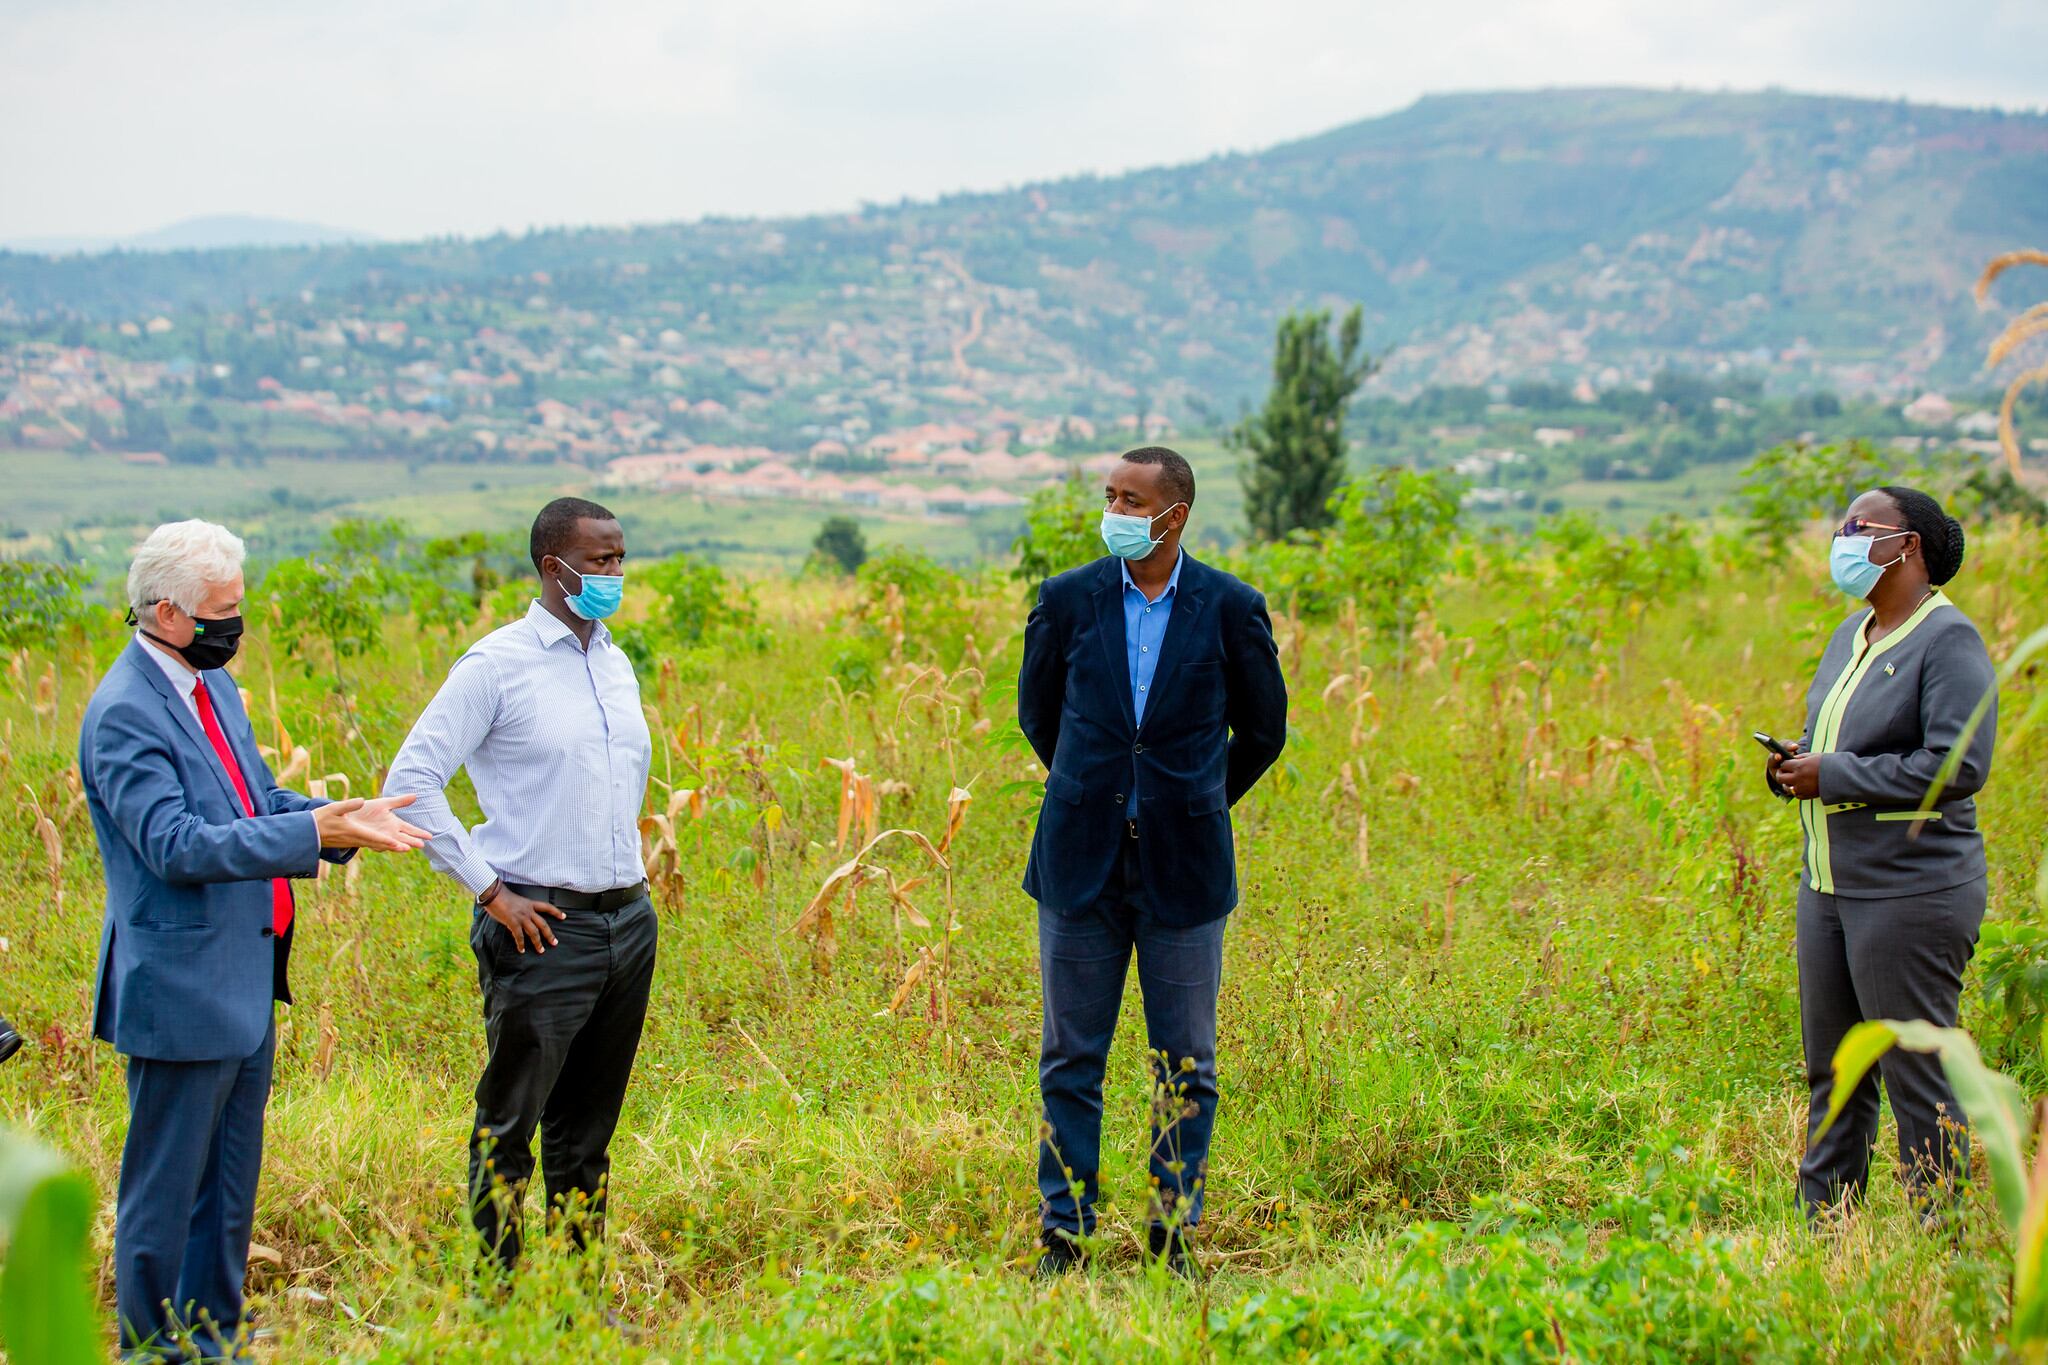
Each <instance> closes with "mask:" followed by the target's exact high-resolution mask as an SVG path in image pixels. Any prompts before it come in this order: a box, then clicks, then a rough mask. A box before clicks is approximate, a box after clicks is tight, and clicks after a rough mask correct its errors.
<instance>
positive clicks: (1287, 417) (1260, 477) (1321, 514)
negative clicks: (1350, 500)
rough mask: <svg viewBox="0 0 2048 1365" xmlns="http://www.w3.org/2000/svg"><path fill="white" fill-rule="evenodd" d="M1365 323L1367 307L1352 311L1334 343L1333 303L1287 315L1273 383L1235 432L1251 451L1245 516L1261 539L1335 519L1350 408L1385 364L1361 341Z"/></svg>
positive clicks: (1238, 445)
mask: <svg viewBox="0 0 2048 1365" xmlns="http://www.w3.org/2000/svg"><path fill="white" fill-rule="evenodd" d="M1364 329H1365V314H1364V310H1363V309H1362V308H1359V307H1354V308H1353V309H1352V310H1351V311H1350V312H1349V313H1346V314H1345V315H1344V321H1343V323H1342V324H1341V325H1340V326H1339V328H1338V330H1337V336H1336V339H1335V342H1334V343H1333V342H1332V340H1331V337H1330V314H1329V311H1328V310H1327V309H1322V310H1318V311H1315V312H1306V313H1289V314H1288V315H1287V316H1286V317H1284V318H1282V319H1280V330H1279V335H1278V336H1277V337H1276V338H1275V340H1274V344H1273V390H1272V392H1271V393H1269V394H1268V395H1267V396H1266V405H1265V407H1263V408H1261V409H1260V410H1259V411H1258V412H1255V413H1252V414H1251V415H1250V416H1248V417H1246V418H1245V419H1244V420H1243V421H1242V422H1240V423H1238V424H1237V426H1236V428H1235V429H1234V430H1233V431H1232V432H1231V445H1232V447H1233V448H1235V449H1237V450H1239V451H1242V452H1243V453H1244V455H1245V457H1246V458H1245V460H1244V464H1243V468H1242V470H1241V472H1240V477H1241V478H1242V479H1243V481H1244V515H1245V520H1246V521H1247V522H1249V523H1250V524H1251V529H1252V534H1253V535H1255V536H1257V537H1259V538H1260V539H1261V540H1278V539H1280V538H1281V537H1282V536H1285V535H1286V534H1287V533H1288V532H1289V531H1292V530H1294V529H1295V528H1297V527H1302V528H1306V529H1308V530H1320V529H1321V528H1322V527H1325V526H1328V525H1329V524H1330V521H1331V519H1332V513H1331V511H1330V497H1331V495H1332V494H1334V493H1335V492H1336V491H1337V488H1338V486H1339V485H1340V484H1342V483H1343V482H1344V413H1345V410H1346V409H1347V408H1348V407H1349V406H1350V404H1351V398H1352V395H1353V394H1355V393H1357V392H1358V388H1359V385H1361V384H1363V383H1365V381H1366V380H1367V378H1369V377H1370V376H1371V375H1372V373H1373V371H1374V370H1376V369H1378V368H1379V362H1378V361H1376V360H1374V359H1373V358H1372V357H1371V356H1369V355H1367V354H1365V352H1364V351H1363V350H1362V349H1361V347H1360V341H1361V337H1362V333H1363V332H1364Z"/></svg>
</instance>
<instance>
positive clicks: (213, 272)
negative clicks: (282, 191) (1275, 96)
mask: <svg viewBox="0 0 2048 1365" xmlns="http://www.w3.org/2000/svg"><path fill="white" fill-rule="evenodd" d="M2043 244H2048V116H2043V115H2039V114H2012V113H2001V112H1997V111H1981V110H1962V109H1951V108H1938V107H1929V106H1924V105H1912V104H1905V103H1885V102H1876V101H1868V100H1851V99H1835V98H1823V97H1813V96H1802V95H1792V94H1781V93H1763V94H1702V93H1683V92H1656V91H1640V90H1554V91H1541V92H1532V93H1514V94H1474V95H1456V96H1440V97H1431V98H1427V99H1424V100H1421V101H1419V102H1418V103H1417V104H1415V105H1413V106H1412V107H1410V108H1408V109H1406V110H1404V111H1402V112H1400V113H1397V114H1393V115H1390V116H1388V117H1385V118H1378V119H1371V120H1367V121H1365V122H1361V123H1356V124H1352V125H1349V126H1347V127H1343V128H1339V129H1336V130H1334V131H1331V132H1328V133H1324V134H1322V135H1320V136H1317V137H1312V138H1307V139H1304V140H1302V141H1299V142H1293V143H1289V144H1286V145H1283V146H1280V147H1275V148H1273V149H1271V150H1269V151H1265V152H1261V153H1257V154H1252V155H1233V156H1221V157H1216V158H1213V159H1210V160H1207V161H1204V162H1200V163H1198V164H1193V165H1185V166H1176V167H1168V168H1163V169H1156V170H1147V171H1140V172H1134V173H1131V174H1127V175H1120V176H1115V177H1106V178H1096V177H1086V178H1078V179H1072V180H1066V181H1060V182H1057V183H1052V184H1044V185H1038V186H1030V187H1025V188H1023V189H1019V190H1015V191H1008V192H1002V193H992V194H963V195H957V196H952V197H948V198H946V199H943V200H940V201H937V202H933V203H916V204H911V203H906V204H901V205H897V206H891V207H880V208H871V209H869V210H867V211H865V212H862V213H859V214H855V215H840V216H831V217H822V216H821V217H813V218H802V219H790V220H783V221H772V222H771V221H729V220H728V221H707V222H703V223H696V224H684V225H674V226H666V227H651V228H638V229H631V230H625V229H620V230H612V229H585V230H577V231H560V232H548V233H539V234H534V235H530V236H522V237H511V236H500V237H493V238H487V239H481V240H474V241H455V240H442V241H433V242H425V243H412V244H378V245H359V246H329V247H322V248H316V249H274V250H237V251H219V252H207V253H174V254H169V255H138V254H126V253H124V254H119V255H113V256H102V257H73V258H65V259H59V260H49V259H43V258H33V257H25V256H20V255H12V256H10V255H5V254H0V325H4V324H5V323H6V322H7V320H8V319H9V318H12V319H14V320H15V322H16V323H20V322H21V321H22V320H24V319H33V318H38V317H40V318H50V317H53V316H58V315H63V316H70V317H75V318H84V319H93V320H98V321H102V322H112V321H117V320H130V319H141V318H146V317H147V316H149V315H152V314H155V313H160V312H161V313H176V312H177V311H178V310H181V309H188V308H192V307H195V306H197V307H204V308H206V309H209V310H212V311H213V312H214V313H216V314H218V313H220V312H221V311H222V310H229V311H233V310H239V309H244V308H246V307H248V306H249V305H251V304H252V303H261V304H266V305H268V306H269V307H271V308H272V309H274V310H275V315H276V316H277V317H278V318H279V319H281V320H286V321H288V320H290V318H291V317H293V316H294V315H295V312H294V310H296V311H297V313H300V314H303V313H304V312H305V307H306V306H308V305H302V304H301V303H300V301H299V300H300V296H301V291H308V290H310V291H312V294H313V297H315V298H316V299H319V300H321V301H322V302H320V303H315V304H312V305H309V306H311V307H313V308H316V309H317V308H319V307H322V306H328V307H334V306H338V304H337V301H340V302H345V304H346V306H347V308H349V309H353V310H356V311H359V312H361V313H362V314H363V315H364V316H377V317H396V318H400V319H402V320H409V321H410V322H411V323H412V324H413V325H414V328H415V335H417V334H418V333H419V330H420V328H421V326H423V325H427V324H433V325H438V326H442V327H459V326H461V325H463V322H464V319H467V320H468V321H469V324H470V325H480V324H483V323H486V322H488V323H489V324H491V325H493V326H498V327H517V328H521V329H525V330H523V331H521V333H520V334H521V336H522V337H524V338H525V339H526V341H527V343H528V344H529V345H534V346H538V345H539V344H540V337H541V334H543V333H552V334H554V335H555V336H557V338H558V339H560V338H566V337H569V336H572V335H573V337H574V338H575V345H576V346H577V347H579V348H583V353H586V354H589V353H592V352H589V350H588V348H589V347H590V346H593V345H595V346H600V347H602V346H608V345H609V344H610V339H611V338H612V337H613V336H615V335H618V334H621V333H626V334H633V335H638V336H641V337H643V338H644V337H646V336H648V335H650V334H651V333H652V332H655V331H662V330H668V331H672V332H674V333H676V334H678V335H679V336H681V337H682V338H683V339H684V342H683V344H686V346H687V348H688V349H689V351H690V352H691V356H692V358H693V359H705V363H706V364H707V365H708V366H709V367H710V369H711V370H712V371H713V372H714V377H715V378H716V379H717V382H718V383H722V384H725V385H726V387H727V388H728V389H730V388H737V389H738V390H741V391H744V392H746V393H750V394H752V395H754V397H755V399H756V400H758V402H759V404H761V405H765V406H770V407H772V406H773V405H774V404H776V403H778V402H783V401H787V402H790V403H795V404H809V403H812V402H813V401H814V400H815V399H816V398H817V397H818V395H819V394H821V393H822V394H826V395H828V396H832V397H834V399H835V401H838V404H839V405H838V407H837V408H833V407H831V406H830V405H826V406H823V407H821V408H820V409H819V411H820V412H821V413H822V414H823V415H824V417H825V418H828V419H830V418H834V417H835V416H843V414H844V412H845V411H846V410H847V402H846V401H841V400H844V398H845V395H846V394H849V393H852V394H862V395H865V397H863V398H862V400H861V401H862V402H864V403H866V404H867V406H868V408H869V409H870V410H871V411H873V410H874V409H875V405H876V404H877V403H880V404H883V405H884V406H886V407H888V409H889V412H890V415H902V414H907V413H910V412H917V411H923V412H931V411H937V410H941V409H944V407H945V405H946V404H948V403H952V404H956V405H957V404H967V403H972V402H976V401H979V402H982V403H988V404H1009V405H1014V406H1016V407H1018V408H1020V409H1024V410H1027V411H1043V410H1046V409H1047V407H1048V405H1059V406H1072V407H1075V410H1079V411H1086V410H1088V408H1087V407H1086V404H1087V402H1089V401H1094V402H1095V403H1096V404H1097V407H1098V410H1099V409H1100V407H1101V406H1102V405H1116V406H1117V407H1118V410H1128V408H1127V407H1124V406H1123V405H1125V404H1127V403H1128V402H1130V401H1132V400H1141V401H1144V402H1147V403H1150V404H1152V405H1154V406H1155V407H1156V408H1158V409H1159V410H1163V411H1167V412H1175V411H1182V412H1188V411H1192V412H1194V413H1196V414H1197V415H1199V414H1201V413H1203V412H1216V411H1225V410H1229V409H1232V408H1234V406H1235V404H1236V403H1237V401H1238V400H1239V399H1240V398H1242V397H1244V396H1246V395H1248V394H1250V393H1252V392H1254V391H1255V390H1256V389H1257V388H1259V387H1260V386H1261V385H1262V383H1263V379H1264V372H1265V367H1266V364H1267V355H1268V347H1269V344H1270V337H1271V330H1272V324H1273V320H1274V318H1275V316H1276V315H1277V314H1279V313H1280V312H1282V311H1283V310H1285V309H1287V308H1289V307H1292V306H1296V305H1300V304H1304V303H1327V304H1330V305H1333V306H1341V305H1343V304H1345V303H1346V302H1348V301H1359V302H1362V303H1363V304H1364V305H1365V306H1366V309H1367V311H1368V314H1369V319H1370V325H1369V328H1368V336H1369V338H1370V339H1371V341H1372V343H1373V344H1374V346H1375V347H1376V348H1378V349H1383V350H1391V353H1392V354H1391V358H1390V362H1389V366H1388V371H1387V375H1386V378H1385V379H1384V380H1383V381H1382V382H1383V383H1386V384H1390V385H1392V386H1393V387H1395V388H1396V389H1401V388H1407V387H1413V386H1416V385H1419V384H1421V383H1424V382H1466V383H1471V382H1485V381H1496V380H1503V379H1510V378H1519V377H1551V378H1558V379H1570V378H1576V377H1587V378H1591V379H1593V380H1594V381H1595V382H1596V383H1599V382H1604V383H1613V382H1617V381H1620V380H1632V379H1645V378H1647V377H1649V376H1650V375H1652V374H1654V373H1655V372H1657V371H1659V370H1661V369H1665V368H1667V367H1676V368H1683V369H1696V370H1701V371H1714V370H1725V369H1729V368H1733V369H1739V370H1745V371H1754V372H1760V373H1763V374H1765V375H1767V376H1769V377H1770V378H1771V379H1772V380H1773V382H1775V383H1778V384H1781V385H1784V386H1797V387H1817V386H1826V387H1837V388H1844V389H1856V390H1872V391H1879V392H1902V391H1906V390H1910V389H1915V388H1918V387H1920V386H1922V385H1924V384H1930V383H1931V384H1944V383H1946V384H1955V383H1960V382H1970V381H1971V380H1972V379H1973V378H1974V377H1975V376H1976V366H1977V365H1978V363H1979V361H1980V359H1981V357H1982V354H1983V343H1984V342H1985V340H1986V339H1988V337H1989V335H1990V334H1991V332H1992V330H1993V324H1992V319H1991V318H1990V317H1987V316H1985V315H1980V314H1979V313H1978V312H1977V310H1976V309H1975V308H1974V307H1973V305H1972V304H1971V302H1970V300H1969V297H1968V284H1969V282H1970V280H1971V279H1972V278H1973V276H1974V274H1975V272H1976V270H1977V268H1978V267H1979V265H1980V264H1981V263H1982V262H1983V260H1984V259H1985V258H1986V257H1988V256H1990V255H1991V254H1993V253H1994V252H1996V251H1999V250H2003V249H2007V248H2011V247H2014V246H2019V245H2043ZM301 325H302V326H311V325H312V322H311V320H310V317H308V318H307V319H305V320H302V323H301ZM835 327H837V328H839V329H841V330H840V332H839V333H838V334H836V339H835V338H834V335H828V332H829V331H830V329H832V328H835ZM706 358H708V359H706ZM572 359H573V356H572ZM593 363H595V362H593ZM676 376H677V382H678V383H679V384H681V385H682V386H683V387H686V388H687V389H688V390H689V391H690V393H691V394H692V396H695V395H697V394H698V393H699V392H700V391H703V390H704V383H706V382H710V381H703V382H700V380H699V379H698V377H697V376H696V375H694V374H692V373H691V372H690V371H689V369H688V367H687V366H683V367H682V368H680V369H678V370H677V371H676ZM716 396H718V397H720V398H721V399H722V400H725V401H730V400H731V398H732V394H730V393H727V392H718V393H716ZM1077 405H1078V406H1077ZM874 415H876V416H877V418H878V420H879V417H880V415H881V414H880V413H879V412H878V411H876V412H874ZM822 426H823V428H824V429H826V430H831V429H832V427H831V422H830V421H829V420H826V421H823V422H822Z"/></svg>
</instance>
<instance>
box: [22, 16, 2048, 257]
mask: <svg viewBox="0 0 2048 1365" xmlns="http://www.w3.org/2000/svg"><path fill="white" fill-rule="evenodd" d="M2044 50H2048V5H2042V4H2040V3H2039V0H1958V2H1957V3H1954V4H1951V5H1949V6H1945V7H1934V6H1929V5H1926V4H1925V3H1923V2H1922V0H1724V3H1722V4H1721V5H1719V6H1717V7H1713V8H1712V9H1711V10H1710V9H1709V8H1708V7H1702V6H1676V5H1669V4H1661V3H1646V2H1643V0H1435V3H1431V4H1428V5H1423V6H1413V5H1403V6H1395V5H1392V4H1389V3H1386V0H1378V3H1366V4H1359V3H1355V0H1354V2H1353V3H1343V0H1253V2H1252V3H1246V0H1179V3H1170V2H1167V0H1156V2H1155V0H1146V2H1145V3H1139V0H1041V2H1040V3H1032V4H1025V5H1016V6H970V5H964V4H961V3H958V0H951V2H950V3H948V2H947V0H896V2H895V3H878V2H875V0H838V2H836V3H835V2H833V0H753V2H752V3H745V4H734V3H725V4H706V3H701V2H700V3H694V4H662V3H655V2H654V0H583V2H582V3H579V4H576V5H573V6H571V5H566V4H548V3H539V2H538V0H495V2H494V3H483V0H353V2H352V3H349V4H346V5H341V4H314V3H310V0H189V2H188V3H184V4H178V5H165V4H161V3H155V2H154V0H54V2H53V0H16V3H14V4H12V5H10V6H9V7H7V8H6V9H5V10H0V184H4V186H5V189H4V191H0V237H23V236H35V235H57V234H65V233H123V232H130V231H136V230H141V229H146V228H150V227H154V226H158V225H160V224H162V223H165V222H169V221H172V220H175V219H178V218H182V217H189V216H193V215H198V214H204V213H215V212H232V211H243V212H255V213H263V214H270V215H276V216H279V217H289V218H299V219H307V220H312V221H318V222H325V223H330V224H333V225H336V226H342V227H352V228H358V229H362V230H367V231H371V232H376V233H380V234H383V235H386V236H411V235H420V234H427V233H436V232H485V231H490V230H493V229H496V228H500V227H508V228H514V229H517V228H522V227H526V226H529V225H534V224H554V223H570V222H630V221H651V220H660V219H667V218H677V217H691V216H696V215H699V214H705V213H790V212H802V211H808V210H823V209H836V208H847V207H852V206H854V205H855V204H857V203H859V202H861V201H863V200H881V201H887V200H893V199H895V198H897V197H898V196H902V195H910V196H926V195H931V194H935V193H940V192H944V191H947V190H953V189H966V188H984V187H995V186H1001V185H1006V184H1015V183H1019V182H1021V181H1024V180H1029V179H1039V178H1048V177H1053V176H1058V175H1063V174H1068V173H1071V172H1075V171H1084V170H1100V171H1115V170H1120V169H1124V168H1127V167H1130V166H1134V165H1146V164H1155V163H1159V162H1165V161H1176V160H1183V159H1189V158H1194V157H1199V156H1203V155H1206V154H1208V153H1210V152H1213V151H1219V150H1226V149H1247V148H1252V147H1257V146H1261V145H1264V144H1267V143H1270V142H1274V141H1279V140H1283V139H1286V138H1290V137H1296V136H1302V135H1306V134H1309V133H1312V132H1316V131H1320V130H1321V129H1323V128H1326V127H1329V126H1333V125H1335V124H1339V123H1343V122H1347V121H1349V120H1351V119H1355V118H1361V117H1366V116H1369V115H1372V114H1377V113H1384V112H1387V111H1389V110H1392V109H1395V108H1398V107H1400V106H1402V105H1405V104H1407V103H1408V102H1410V101H1411V100H1413V99H1414V98H1416V97H1417V96H1418V95H1421V94H1423V93H1426V92H1429V91H1435V90H1452V89H1466V90H1469V89H1484V88H1495V87H1529V86H1539V85H1576V84H1594V83H1598V84H1636V85H1672V84H1685V85H1692V86H1701V87H1708V88H1714V87H1723V86H1727V87H1738V88H1756V87H1760V86H1764V85H1772V84H1774V85H1780V86H1784V87H1787V88H1791V89H1814V90H1823V91H1828V92H1841V93H1855V94H1869V95H1880V96H1899V95H1903V96H1909V97H1913V98H1920V99H1932V100H1941V101H1946V102H1956V103H1971V104H1992V103H1999V104H2006V105H2015V106H2017V105H2038V104H2039V103H2041V102H2042V101H2043V99H2044V98H2048V81H2044V80H2043V78H2042V77H2041V75H2040V74H2039V72H2040V62H2039V54H2040V53H2041V52H2042V51H2044Z"/></svg>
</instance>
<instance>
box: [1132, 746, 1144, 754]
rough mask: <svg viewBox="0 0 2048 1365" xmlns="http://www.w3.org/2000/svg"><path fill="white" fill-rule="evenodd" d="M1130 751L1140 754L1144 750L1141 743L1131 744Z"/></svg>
mask: <svg viewBox="0 0 2048 1365" xmlns="http://www.w3.org/2000/svg"><path fill="white" fill-rule="evenodd" d="M1131 752H1132V753H1134V754H1142V753H1144V752H1145V746H1144V745H1142V744H1136V745H1133V746H1131Z"/></svg>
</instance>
